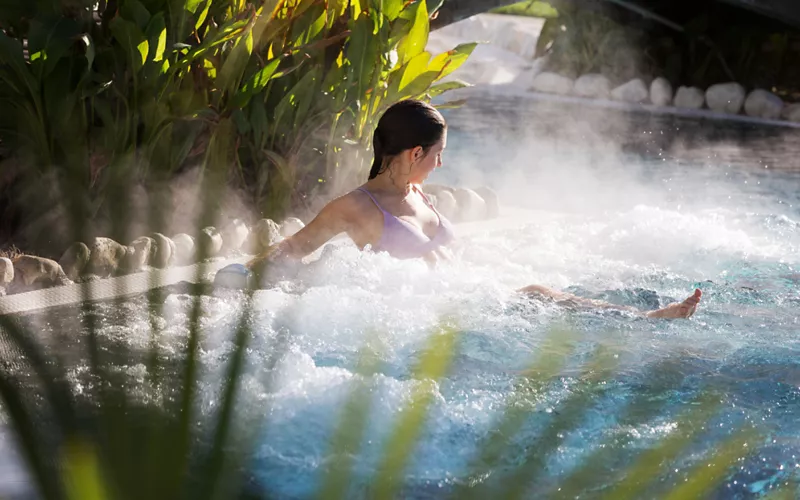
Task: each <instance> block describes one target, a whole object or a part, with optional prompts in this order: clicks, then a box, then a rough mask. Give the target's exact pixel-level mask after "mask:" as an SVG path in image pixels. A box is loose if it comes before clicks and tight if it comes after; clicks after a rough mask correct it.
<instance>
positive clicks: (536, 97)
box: [448, 84, 800, 130]
mask: <svg viewBox="0 0 800 500" xmlns="http://www.w3.org/2000/svg"><path fill="white" fill-rule="evenodd" d="M456 92H457V93H458V96H459V98H466V99H469V98H474V97H481V96H499V97H509V98H519V99H527V100H531V101H544V102H551V103H564V104H581V105H586V106H592V107H595V108H602V109H614V110H617V111H626V112H640V113H641V112H647V113H652V114H658V115H672V116H678V117H682V118H695V119H700V120H712V121H729V122H736V123H743V124H748V125H766V126H772V127H782V128H787V129H796V130H797V129H800V123H797V122H791V121H788V120H773V119H768V118H756V117H752V116H747V115H741V114H737V115H734V114H728V113H719V112H716V111H712V110H710V109H688V108H676V107H674V106H656V105H654V104H637V103H629V102H622V101H612V100H607V99H592V98H588V97H578V96H571V95H558V94H547V93H544V92H535V91H530V90H524V89H521V88H519V87H516V86H512V85H503V84H498V85H491V86H488V85H482V86H478V85H476V86H473V87H468V88H464V89H459V90H458V91H454V92H453V93H451V94H449V95H448V97H452V96H453V95H456Z"/></svg>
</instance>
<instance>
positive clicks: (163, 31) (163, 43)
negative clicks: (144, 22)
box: [146, 12, 167, 61]
mask: <svg viewBox="0 0 800 500" xmlns="http://www.w3.org/2000/svg"><path fill="white" fill-rule="evenodd" d="M146 33H147V38H148V40H149V43H150V52H151V54H150V59H151V60H152V61H161V60H162V59H164V51H165V50H166V48H167V25H166V23H165V22H164V14H163V13H162V12H159V13H158V14H156V15H155V16H153V19H151V20H150V24H149V25H148V26H147V31H146Z"/></svg>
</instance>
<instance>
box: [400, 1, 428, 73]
mask: <svg viewBox="0 0 800 500" xmlns="http://www.w3.org/2000/svg"><path fill="white" fill-rule="evenodd" d="M408 9H409V10H413V12H414V14H413V18H412V19H413V20H412V21H411V27H410V29H409V31H408V34H407V35H406V36H405V37H403V38H402V39H401V40H400V42H399V43H398V44H397V55H398V57H399V58H400V64H405V63H407V62H408V61H410V60H411V59H412V58H413V57H415V56H416V55H417V54H419V53H421V52H422V51H423V50H425V46H426V45H427V44H428V32H429V30H430V24H429V21H428V8H427V4H426V3H425V0H419V2H417V3H414V4H412V6H411V7H408Z"/></svg>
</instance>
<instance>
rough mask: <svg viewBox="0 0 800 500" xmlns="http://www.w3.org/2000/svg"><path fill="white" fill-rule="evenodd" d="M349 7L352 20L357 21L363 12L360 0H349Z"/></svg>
mask: <svg viewBox="0 0 800 500" xmlns="http://www.w3.org/2000/svg"><path fill="white" fill-rule="evenodd" d="M350 7H351V9H352V12H353V20H355V21H357V20H358V18H359V17H361V13H362V12H363V9H362V8H361V0H350Z"/></svg>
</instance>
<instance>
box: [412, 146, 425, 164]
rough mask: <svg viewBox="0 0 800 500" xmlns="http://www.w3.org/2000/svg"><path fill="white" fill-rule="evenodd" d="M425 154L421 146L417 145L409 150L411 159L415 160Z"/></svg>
mask: <svg viewBox="0 0 800 500" xmlns="http://www.w3.org/2000/svg"><path fill="white" fill-rule="evenodd" d="M423 156H425V150H424V149H422V146H417V147H415V148H414V149H412V150H411V161H417V160H419V159H421V158H422V157H423Z"/></svg>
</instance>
